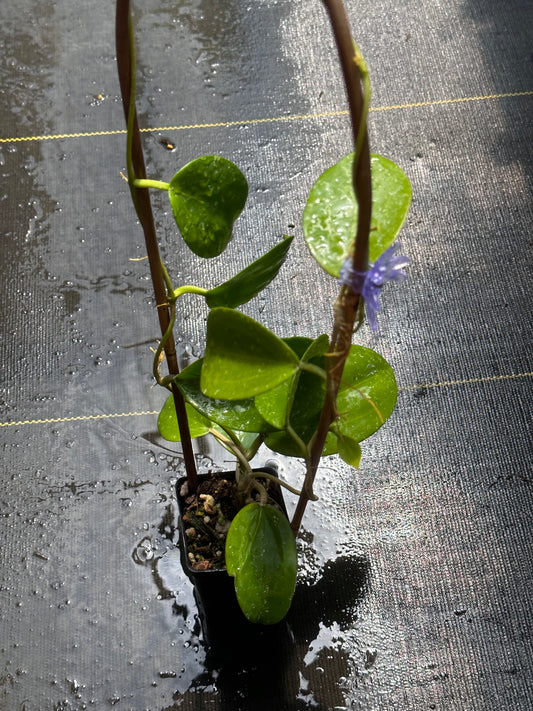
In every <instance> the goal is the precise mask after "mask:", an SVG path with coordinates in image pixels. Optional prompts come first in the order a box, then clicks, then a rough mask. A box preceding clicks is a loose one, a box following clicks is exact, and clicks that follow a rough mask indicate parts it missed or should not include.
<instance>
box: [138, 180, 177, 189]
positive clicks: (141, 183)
mask: <svg viewBox="0 0 533 711" xmlns="http://www.w3.org/2000/svg"><path fill="white" fill-rule="evenodd" d="M133 185H134V186H135V187H136V188H156V189H157V190H169V189H170V183H164V182H163V181H162V180H151V179H150V178H135V180H134V181H133Z"/></svg>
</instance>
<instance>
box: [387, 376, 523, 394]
mask: <svg viewBox="0 0 533 711" xmlns="http://www.w3.org/2000/svg"><path fill="white" fill-rule="evenodd" d="M531 377H533V372H531V373H509V374H508V375H487V376H485V377H483V378H467V379H466V380H445V381H443V382H442V383H426V384H425V385H402V386H399V387H398V390H420V389H422V388H447V387H451V386H453V385H473V384H475V383H490V382H496V381H500V380H512V379H513V378H531Z"/></svg>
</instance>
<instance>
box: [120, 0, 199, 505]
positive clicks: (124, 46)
mask: <svg viewBox="0 0 533 711" xmlns="http://www.w3.org/2000/svg"><path fill="white" fill-rule="evenodd" d="M115 30H116V49H117V68H118V75H119V82H120V91H121V95H122V105H123V108H124V115H125V119H126V123H128V117H129V116H130V103H131V99H132V85H133V79H134V77H133V72H134V71H135V69H134V67H133V62H132V48H131V43H130V2H129V0H117V5H116V24H115ZM133 100H134V97H133ZM131 138H132V150H131V162H132V169H133V173H134V175H133V176H131V175H130V176H128V177H129V182H130V189H131V191H132V198H133V201H134V204H135V207H136V210H137V215H138V217H139V220H140V222H141V225H142V228H143V232H144V239H145V242H146V250H147V254H148V261H149V264H150V274H151V277H152V283H153V287H154V294H155V299H156V304H157V314H158V318H159V325H160V328H161V334H162V335H163V336H164V334H165V333H166V331H167V329H168V325H169V322H170V310H169V304H168V297H167V290H166V286H165V279H164V271H163V266H162V263H161V257H160V254H159V245H158V242H157V236H156V231H155V224H154V217H153V213H152V205H151V202H150V194H149V191H148V189H147V188H136V187H135V186H134V185H133V184H132V182H133V179H134V178H140V179H145V178H146V168H145V163H144V154H143V149H142V142H141V134H140V131H139V124H138V120H137V112H136V111H135V109H134V114H133V130H132V137H131ZM165 355H166V360H167V364H168V370H169V373H170V374H171V375H177V374H178V373H179V366H178V358H177V355H176V346H175V342H174V337H173V335H172V334H170V336H169V337H168V339H167V341H166V343H165ZM172 394H173V396H174V404H175V406H176V415H177V418H178V426H179V430H180V438H181V443H182V448H183V457H184V460H185V468H186V471H187V479H188V483H189V490H190V491H195V490H196V487H197V473H196V462H195V459H194V452H193V448H192V441H191V436H190V431H189V423H188V420H187V413H186V411H185V401H184V399H183V396H182V395H181V393H180V391H179V390H178V388H177V386H176V384H175V383H172Z"/></svg>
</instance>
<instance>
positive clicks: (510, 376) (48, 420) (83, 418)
mask: <svg viewBox="0 0 533 711" xmlns="http://www.w3.org/2000/svg"><path fill="white" fill-rule="evenodd" d="M531 377H533V372H531V373H509V374H508V375H487V376H486V377H482V378H468V379H466V380H447V381H443V382H441V383H425V384H423V385H401V386H399V387H398V390H400V391H404V392H405V391H409V390H420V389H422V388H447V387H451V386H454V385H473V384H477V383H490V382H498V381H502V380H512V379H516V378H531ZM158 414H159V411H158V410H146V411H145V412H114V413H111V414H109V413H108V414H105V413H104V414H101V415H75V416H72V417H50V418H46V419H42V420H19V421H17V422H0V427H20V426H21V425H48V424H56V423H60V422H83V421H86V420H111V419H114V418H116V417H143V416H147V415H149V416H153V415H158Z"/></svg>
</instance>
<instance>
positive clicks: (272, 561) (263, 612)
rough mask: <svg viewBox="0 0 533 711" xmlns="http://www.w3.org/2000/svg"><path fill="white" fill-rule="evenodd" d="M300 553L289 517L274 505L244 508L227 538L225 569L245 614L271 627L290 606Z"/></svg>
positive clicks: (282, 616) (252, 619) (232, 523)
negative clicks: (298, 554)
mask: <svg viewBox="0 0 533 711" xmlns="http://www.w3.org/2000/svg"><path fill="white" fill-rule="evenodd" d="M296 566H297V553H296V541H295V538H294V533H293V531H292V529H291V527H290V525H289V522H288V521H287V519H286V517H285V516H284V515H283V514H282V513H281V511H278V509H276V508H274V507H273V506H262V505H261V504H258V503H253V504H248V505H247V506H245V507H244V508H242V509H241V510H240V511H239V513H238V514H237V515H236V516H235V518H234V519H233V521H232V522H231V526H230V529H229V531H228V535H227V538H226V568H227V571H228V574H229V575H231V576H232V577H234V578H235V581H234V582H235V592H236V595H237V600H238V602H239V605H240V607H241V610H242V611H243V613H244V615H245V616H246V617H247V618H248V619H249V620H250V621H251V622H256V623H259V624H263V625H272V624H275V623H276V622H279V621H280V620H282V619H283V618H284V617H285V615H286V614H287V611H288V609H289V607H290V604H291V601H292V597H293V595H294V588H295V586H296Z"/></svg>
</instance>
